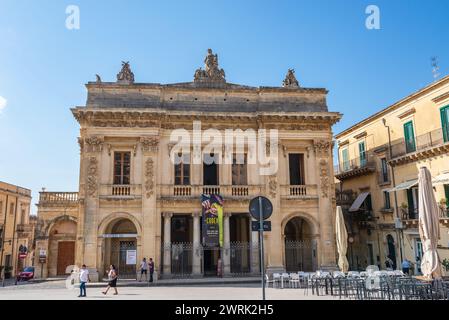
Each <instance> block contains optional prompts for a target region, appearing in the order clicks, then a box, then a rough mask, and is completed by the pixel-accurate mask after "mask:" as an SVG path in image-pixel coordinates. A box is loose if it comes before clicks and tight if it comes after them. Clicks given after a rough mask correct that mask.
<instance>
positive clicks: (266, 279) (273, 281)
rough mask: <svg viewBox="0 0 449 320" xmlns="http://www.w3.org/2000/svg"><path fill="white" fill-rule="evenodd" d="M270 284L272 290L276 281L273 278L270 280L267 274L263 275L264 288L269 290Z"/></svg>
mask: <svg viewBox="0 0 449 320" xmlns="http://www.w3.org/2000/svg"><path fill="white" fill-rule="evenodd" d="M270 283H271V287H272V288H274V286H275V283H276V280H275V279H274V277H273V278H272V279H271V280H270V277H269V276H268V274H265V287H266V288H269V287H270Z"/></svg>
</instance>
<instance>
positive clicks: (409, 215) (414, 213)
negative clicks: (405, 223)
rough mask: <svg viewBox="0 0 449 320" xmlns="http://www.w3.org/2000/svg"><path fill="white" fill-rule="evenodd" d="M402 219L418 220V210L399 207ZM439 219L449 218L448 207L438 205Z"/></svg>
mask: <svg viewBox="0 0 449 320" xmlns="http://www.w3.org/2000/svg"><path fill="white" fill-rule="evenodd" d="M401 212H402V220H418V219H419V212H418V209H415V208H401ZM438 214H439V217H440V219H444V218H449V207H442V206H438Z"/></svg>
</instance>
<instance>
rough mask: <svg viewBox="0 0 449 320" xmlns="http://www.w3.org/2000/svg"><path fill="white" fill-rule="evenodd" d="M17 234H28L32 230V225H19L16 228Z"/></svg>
mask: <svg viewBox="0 0 449 320" xmlns="http://www.w3.org/2000/svg"><path fill="white" fill-rule="evenodd" d="M16 230H17V232H30V231H32V230H33V227H32V225H30V224H23V223H19V224H18V225H17V227H16Z"/></svg>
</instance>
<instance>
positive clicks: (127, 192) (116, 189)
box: [100, 184, 142, 200]
mask: <svg viewBox="0 0 449 320" xmlns="http://www.w3.org/2000/svg"><path fill="white" fill-rule="evenodd" d="M141 198H142V185H140V184H103V185H101V186H100V199H107V200H108V199H109V200H135V199H141Z"/></svg>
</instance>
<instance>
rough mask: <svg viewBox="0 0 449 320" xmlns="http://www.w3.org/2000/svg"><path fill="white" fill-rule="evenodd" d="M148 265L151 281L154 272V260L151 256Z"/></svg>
mask: <svg viewBox="0 0 449 320" xmlns="http://www.w3.org/2000/svg"><path fill="white" fill-rule="evenodd" d="M148 267H149V269H150V282H153V273H154V261H153V258H150V262H149V263H148Z"/></svg>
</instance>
